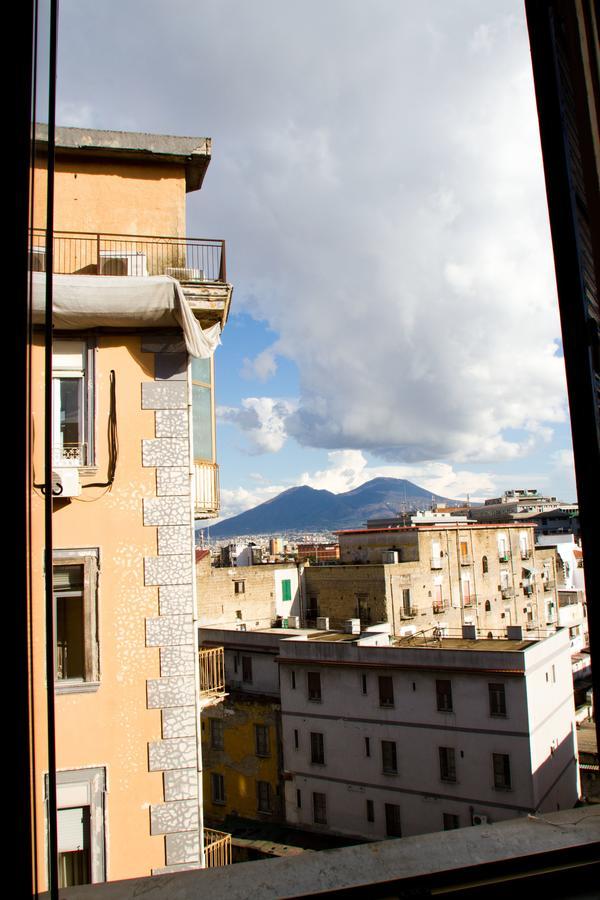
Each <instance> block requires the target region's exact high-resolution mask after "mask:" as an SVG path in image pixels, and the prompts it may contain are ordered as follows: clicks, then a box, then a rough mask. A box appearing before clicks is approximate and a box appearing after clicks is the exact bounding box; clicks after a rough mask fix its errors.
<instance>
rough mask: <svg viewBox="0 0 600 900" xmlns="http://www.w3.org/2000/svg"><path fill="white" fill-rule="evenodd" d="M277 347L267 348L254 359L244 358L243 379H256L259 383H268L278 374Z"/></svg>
mask: <svg viewBox="0 0 600 900" xmlns="http://www.w3.org/2000/svg"><path fill="white" fill-rule="evenodd" d="M276 355H277V347H276V345H273V346H272V347H267V349H266V350H263V351H262V353H259V354H258V355H257V356H255V357H254V359H249V358H248V357H247V356H246V357H244V361H243V365H242V371H241V375H242V378H247V379H248V380H252V379H256V380H257V381H268V380H269V378H273V376H274V375H275V373H276V372H277V359H276Z"/></svg>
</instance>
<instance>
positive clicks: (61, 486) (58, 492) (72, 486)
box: [52, 468, 81, 500]
mask: <svg viewBox="0 0 600 900" xmlns="http://www.w3.org/2000/svg"><path fill="white" fill-rule="evenodd" d="M80 494H81V482H80V480H79V469H75V468H68V469H67V468H65V469H54V470H53V471H52V496H53V497H55V498H56V499H57V500H60V499H62V498H63V497H79V495H80Z"/></svg>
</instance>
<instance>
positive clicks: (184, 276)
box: [165, 266, 204, 281]
mask: <svg viewBox="0 0 600 900" xmlns="http://www.w3.org/2000/svg"><path fill="white" fill-rule="evenodd" d="M165 275H170V277H171V278H176V279H177V281H204V270H203V269H189V268H185V267H184V266H165Z"/></svg>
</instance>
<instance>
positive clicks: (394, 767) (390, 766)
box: [381, 741, 398, 775]
mask: <svg viewBox="0 0 600 900" xmlns="http://www.w3.org/2000/svg"><path fill="white" fill-rule="evenodd" d="M381 765H382V768H383V771H384V772H385V773H386V775H397V774H398V757H397V754H396V741H382V742H381Z"/></svg>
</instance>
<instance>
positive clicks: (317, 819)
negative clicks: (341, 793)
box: [312, 791, 327, 825]
mask: <svg viewBox="0 0 600 900" xmlns="http://www.w3.org/2000/svg"><path fill="white" fill-rule="evenodd" d="M317 798H319V799H318V800H317ZM312 801H313V802H312V806H313V823H314V824H315V825H327V794H323V793H322V792H321V791H313V795H312Z"/></svg>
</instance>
